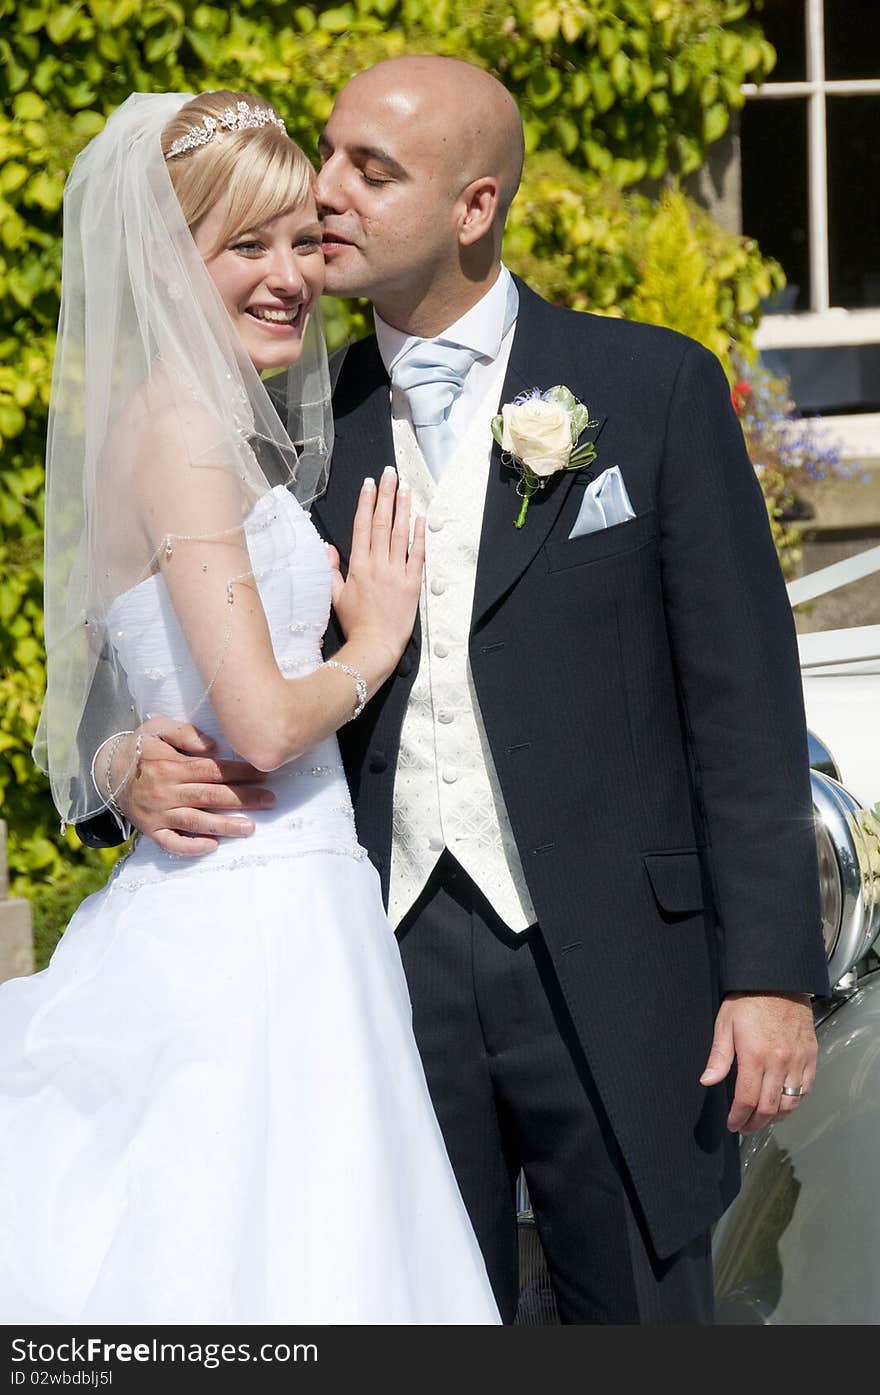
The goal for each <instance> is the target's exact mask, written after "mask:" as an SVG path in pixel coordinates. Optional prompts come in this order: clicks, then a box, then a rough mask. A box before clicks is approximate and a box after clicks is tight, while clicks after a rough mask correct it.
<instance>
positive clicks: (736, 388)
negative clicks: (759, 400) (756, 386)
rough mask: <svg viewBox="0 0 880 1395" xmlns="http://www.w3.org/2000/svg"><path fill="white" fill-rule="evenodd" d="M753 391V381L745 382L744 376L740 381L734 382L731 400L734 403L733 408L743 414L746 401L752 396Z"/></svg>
mask: <svg viewBox="0 0 880 1395" xmlns="http://www.w3.org/2000/svg"><path fill="white" fill-rule="evenodd" d="M751 393H752V385H751V383H747V382H745V381H744V380H743V379H742V378H741V379H740V381H739V382H738V383H734V385H733V388H732V389H731V393H730V400H731V402H732V403H733V410H734V411H735V412H737V413H738V414H741V413H742V412H743V410H744V408H745V405H746V402H747V401H748V399H749V397H750V396H751Z"/></svg>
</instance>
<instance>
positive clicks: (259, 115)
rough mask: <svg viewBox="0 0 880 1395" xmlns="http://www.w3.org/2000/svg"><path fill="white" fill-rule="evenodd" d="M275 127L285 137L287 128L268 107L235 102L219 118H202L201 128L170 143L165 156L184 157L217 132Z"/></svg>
mask: <svg viewBox="0 0 880 1395" xmlns="http://www.w3.org/2000/svg"><path fill="white" fill-rule="evenodd" d="M270 123H271V124H272V125H273V126H277V127H278V129H279V131H283V132H284V134H285V135H287V127H286V126H285V124H284V122H283V121H282V120H281V117H280V116H276V114H275V112H274V111H271V110H270V108H269V107H249V106H248V104H247V102H236V104H235V107H226V109H225V110H224V111H222V112H221V113H220V115H219V116H216V117H215V116H203V117H202V124H201V126H193V127H192V128H191V130H189V131H187V133H186V135H185V136H179V137H178V139H177V140H176V141H172V143H171V146H170V148H169V150H168V153H167V155H166V156H165V159H166V160H171V159H173V157H174V156H175V155H185V154H186V153H187V151H188V150H198V149H200V147H201V146H203V145H207V144H208V142H209V141H211V140H213V139H214V137H215V136H216V135H217V133H218V131H246V130H248V129H249V128H251V127H254V128H256V127H260V126H268V125H269V124H270Z"/></svg>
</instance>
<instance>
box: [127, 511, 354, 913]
mask: <svg viewBox="0 0 880 1395" xmlns="http://www.w3.org/2000/svg"><path fill="white" fill-rule="evenodd" d="M246 533H247V541H248V550H249V553H250V557H251V562H252V565H253V573H254V578H255V580H256V583H257V588H258V590H259V594H260V600H261V602H262V605H263V609H264V611H265V614H266V619H267V622H268V625H269V631H270V634H271V638H272V647H273V649H274V652H275V658H276V660H277V662H278V666H279V668H280V670H281V672H282V673H283V674H284V675H285V676H286V677H289V678H297V677H300V676H302V675H304V674H307V673H311V672H313V671H314V670H315V669H316V668H318V667H319V665H320V664H321V663H322V662H323V660H322V654H321V643H322V640H323V636H324V631H325V629H326V628H327V621H328V619H329V615H330V565H329V562H328V560H327V553H326V548H325V546H324V544H323V542H322V541H321V539H320V538H319V536H318V534H317V532H316V531H315V529H314V527H313V525H312V523H311V520H310V519H309V516H308V514H307V513H306V512H305V511H304V510H303V509H302V508H301V507H300V505H299V504H298V503H297V502H296V500H295V499H294V498H293V496H292V495H291V494H289V493H288V492H287V490H286V489H284V488H283V487H282V486H278V487H277V488H276V489H273V490H271V491H270V492H269V493H268V494H266V495H265V496H264V497H263V498H262V499H261V500H260V501H259V503H258V504H257V506H256V508H255V509H254V510H253V512H252V513H251V515H250V517H249V519H248V521H247V524H246ZM110 626H111V628H110V637H111V641H112V643H113V646H114V648H115V650H116V653H117V656H118V658H119V661H120V663H121V664H122V666H123V668H124V669H125V673H126V678H127V681H128V686H129V690H130V692H131V694H132V699H133V702H134V704H135V707H136V710H137V712H138V713H139V714H140V717H141V719H143V718H146V717H148V716H155V715H161V716H164V717H171V718H174V719H175V720H177V721H188V722H192V723H193V724H194V725H195V726H197V727H198V728H199V729H200V730H201V731H203V732H206V733H207V734H208V735H210V736H212V737H213V738H214V740H215V741H216V742H217V750H216V754H217V755H220V756H231V755H234V752H233V751H232V749H231V747H230V745H229V743H228V741H227V740H226V739H225V737H224V735H223V732H222V729H221V727H220V723H219V721H218V720H217V716H216V714H215V712H214V710H213V708H212V707H211V701H210V692H206V691H205V685H204V682H203V681H202V679H201V677H200V676H199V674H198V671H197V670H196V667H195V664H194V663H193V660H192V658H191V656H190V653H189V650H188V648H187V645H186V641H185V639H184V636H183V633H182V631H181V628H180V625H179V623H178V620H177V616H176V614H175V612H174V608H173V605H172V603H171V599H170V596H169V594H168V590H167V588H166V586H165V583H164V581H163V579H162V576H161V574H156V575H154V576H150V577H148V578H146V580H144V581H142V582H141V583H140V584H139V585H138V586H135V587H134V588H133V589H132V590H130V591H127V592H125V594H124V595H122V596H120V597H118V598H117V600H116V601H114V603H113V605H112V607H111V610H110ZM266 784H267V785H268V786H269V787H270V788H271V789H272V790H273V791H274V793H275V796H276V801H277V802H276V804H275V806H274V807H273V808H272V809H270V810H265V811H260V812H257V813H255V814H251V815H249V817H252V818H253V819H254V822H255V823H256V825H257V827H256V832H255V833H254V834H253V835H252V836H251V837H250V838H247V839H231V840H226V841H223V842H221V843H220V845H219V847H218V848H217V850H216V851H215V852H213V853H211V854H210V855H208V856H207V857H205V858H199V859H187V858H182V857H174V856H171V855H169V854H167V853H163V852H162V851H161V850H160V849H159V848H158V847H157V846H156V845H155V844H154V843H153V842H151V841H150V840H149V839H146V838H140V839H139V840H138V842H137V844H136V846H135V848H134V850H133V852H132V854H131V855H130V857H129V858H128V859H126V861H125V863H124V864H122V867H121V870H120V873H119V879H120V880H121V881H122V883H123V884H125V885H131V886H133V885H141V884H143V882H144V881H151V880H156V879H158V878H159V877H162V876H165V875H169V874H171V873H173V874H174V875H179V874H184V875H187V876H188V875H198V874H199V873H201V872H204V871H209V870H212V869H216V868H218V867H237V866H240V865H242V864H244V863H251V864H258V863H259V862H262V861H266V860H270V859H273V860H274V859H275V858H277V857H292V856H299V855H304V854H306V853H309V852H314V851H332V852H341V853H344V854H348V855H351V856H355V857H358V858H361V857H363V856H364V853H363V849H361V848H360V847H359V846H358V844H357V840H356V835H355V831H354V818H353V814H352V807H351V799H350V797H349V793H348V786H347V784H346V781H345V775H344V772H343V768H342V763H341V760H340V756H339V747H338V745H337V742H336V738H335V736H333V737H329V738H328V739H326V740H325V741H322V742H321V743H320V744H319V745H317V746H315V747H314V748H313V749H312V750H311V751H309V752H307V753H306V754H305V755H303V756H300V757H298V758H297V759H296V760H293V761H290V762H288V764H287V765H284V766H282V767H281V768H280V769H279V770H275V771H273V772H271V774H269V775H267V777H266Z"/></svg>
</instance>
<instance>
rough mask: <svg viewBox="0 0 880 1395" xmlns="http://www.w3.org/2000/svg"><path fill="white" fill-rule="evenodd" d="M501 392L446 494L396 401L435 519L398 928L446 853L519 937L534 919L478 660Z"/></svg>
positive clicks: (407, 775)
mask: <svg viewBox="0 0 880 1395" xmlns="http://www.w3.org/2000/svg"><path fill="white" fill-rule="evenodd" d="M497 400H498V390H497V386H495V385H493V386H492V388H491V390H490V392H489V394H488V396H487V398H486V400H485V403H484V404H483V407H482V408H481V410H480V411H479V412H477V413H475V414H474V417H473V421H472V424H471V427H470V430H469V431H468V433H467V434H466V435H465V436H464V437H463V438H462V440H461V442H460V444H459V448H458V450H457V451H456V453H455V455H454V456H453V458H452V460H451V461H450V462H449V464H448V465H447V466H446V469H445V470H444V472H443V475H442V477H441V479H440V482H439V483H435V481H434V479H433V477H432V475H431V473H430V471H429V470H428V467H427V465H426V464H425V460H424V457H423V455H422V452H421V450H420V449H419V446H418V443H417V441H416V438H415V433H414V431H413V428H412V426H411V424H410V421H409V419H408V417H407V416H406V415H405V410H406V409H405V406H404V405H403V401H402V397H399V395H398V393H397V392H395V394H394V417H393V422H392V429H393V434H394V452H395V456H396V461H397V470H398V475H399V477H400V479H401V480H405V481H406V482H407V483H408V484H409V485H410V486H411V487H412V491H413V509H414V511H416V512H419V513H424V514H425V516H426V519H427V555H426V561H425V577H424V581H423V583H422V596H421V601H420V603H419V615H420V619H421V627H422V643H421V656H420V661H419V670H418V673H417V675H416V680H415V682H414V684H413V686H412V690H411V692H410V698H409V703H408V705H407V709H406V714H405V717H404V721H403V728H402V731H401V738H400V751H399V755H398V761H397V770H396V774H395V779H394V823H393V840H392V849H391V887H390V894H389V901H388V917H389V919H390V921H391V924H392V925H393V926H394V927H395V928H396V927H397V926H398V925H399V924H400V921H401V920H402V918H403V916H404V915H405V914H406V912H407V911H408V910H409V908H410V907H411V906H412V904H413V902H414V901H415V900H416V898H417V897H418V896H419V894H420V892H421V891H422V889H423V888H424V886H425V883H426V882H427V880H428V878H429V876H430V875H431V872H432V870H433V868H434V866H435V864H436V862H437V860H438V859H439V857H440V854H441V853H442V851H443V849H444V848H448V849H449V851H450V852H451V853H452V854H453V856H454V857H455V858H456V860H457V861H458V863H459V864H460V865H461V866H462V867H463V868H464V870H465V871H466V872H467V873H468V875H469V876H470V877H471V879H472V881H474V882H475V883H476V884H477V885H478V886H479V888H480V890H481V891H482V893H483V895H484V896H485V897H486V899H487V900H488V901H489V902H490V904H491V905H492V907H493V908H494V910H495V911H497V913H498V915H499V916H500V917H501V919H502V920H503V921H504V923H505V924H506V925H507V926H509V928H510V929H511V930H514V931H521V930H524V929H525V928H526V927H527V926H529V925H532V924H534V922H535V911H534V907H533V906H532V902H531V899H530V897H529V893H528V888H527V886H526V880H525V875H524V873H523V869H522V862H521V860H520V856H519V853H518V851H517V847H516V844H515V842H514V839H513V832H512V830H511V827H510V820H509V818H508V816H507V810H506V808H505V806H504V799H503V796H502V794H501V788H500V786H499V783H498V776H497V775H496V773H495V765H494V762H493V760H492V755H491V752H490V750H489V744H488V741H487V739H486V732H485V728H484V726H483V720H482V717H481V715H480V710H479V706H478V703H477V697H476V693H475V691H474V684H473V679H472V677H471V671H470V660H469V657H468V635H469V632H470V623H471V611H472V610H473V603H474V585H475V582H476V574H477V553H478V551H479V546H480V533H481V530H482V525H483V504H484V500H485V494H486V485H487V483H488V479H489V460H490V452H491V445H492V437H491V429H490V422H491V419H492V417H493V416H494V415H495V412H496V411H497Z"/></svg>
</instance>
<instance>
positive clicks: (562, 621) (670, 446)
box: [313, 282, 828, 1256]
mask: <svg viewBox="0 0 880 1395" xmlns="http://www.w3.org/2000/svg"><path fill="white" fill-rule="evenodd" d="M519 291H520V311H519V318H518V321H517V327H516V333H515V337H514V343H513V347H512V352H511V357H510V364H509V369H508V373H507V379H506V382H505V385H504V391H503V394H502V399H501V400H502V401H511V400H512V399H513V398H514V397H515V396H516V395H517V393H519V392H521V391H523V390H524V389H526V388H531V387H541V388H547V387H551V386H553V385H554V384H556V383H563V384H565V385H566V386H568V387H569V388H571V390H572V391H573V392H574V393H575V394H576V395H577V396H578V397H580V398H581V400H582V401H584V402H585V403H586V404H587V406H588V407H589V409H590V413H591V416H592V417H593V418H594V419H595V420H596V421H597V422H598V425H596V426H595V427H594V428H592V429H591V430H590V431H589V432H588V433H587V435H588V436H592V438H593V439H594V440H595V443H596V450H597V459H596V461H595V463H594V464H593V465H592V466H591V467H590V468H589V469H588V470H582V471H579V472H571V473H566V474H564V475H561V476H557V477H556V478H555V479H554V480H553V481H552V482H551V483H550V484H549V485H548V486H547V487H546V488H545V489H544V490H543V491H542V492H541V493H539V494H537V495H535V496H534V498H533V499H532V503H531V507H530V509H529V513H528V518H527V521H526V524H525V526H524V527H523V528H522V529H521V530H517V529H515V528H514V526H513V522H514V519H515V517H516V514H517V511H518V507H519V499H518V497H517V494H516V487H515V486H516V478H515V476H514V474H513V472H512V471H511V470H510V469H509V468H508V467H505V465H504V464H503V463H502V460H501V455H500V451H499V449H498V448H497V447H496V448H495V450H494V453H493V458H492V463H491V474H490V480H489V485H488V490H487V496H486V505H485V513H484V520H483V530H482V539H481V544H480V553H479V561H478V567H477V578H476V594H475V600H474V609H473V615H472V621H471V630H470V636H469V652H470V662H471V668H472V673H473V680H474V685H475V688H476V693H477V697H478V700H479V705H480V711H481V714H482V717H483V720H484V723H485V727H486V733H487V737H488V740H489V743H490V746H491V750H492V756H493V759H494V762H495V767H496V770H497V772H498V778H499V781H500V783H501V788H502V791H503V794H504V799H505V803H506V806H507V811H508V814H509V816H510V821H511V824H512V827H513V832H514V835H515V837H516V841H517V846H518V848H519V852H520V855H521V858H522V862H523V867H524V869H525V874H526V879H527V882H528V887H529V892H530V895H531V897H532V900H533V903H534V905H535V908H536V912H537V916H538V922H539V925H540V929H541V933H542V935H543V937H544V940H545V941H546V944H547V947H548V949H549V952H550V955H551V957H552V961H553V964H554V966H555V970H556V973H557V975H558V978H559V981H560V984H561V986H562V990H563V993H564V996H565V1000H566V1002H567V1005H568V1008H569V1010H570V1012H571V1016H572V1019H573V1022H574V1025H575V1028H576V1030H577V1034H578V1036H579V1038H580V1042H581V1044H582V1046H583V1050H584V1053H585V1056H586V1060H587V1062H588V1064H589V1068H590V1070H591V1072H592V1074H593V1077H594V1080H595V1084H596V1087H597V1089H598V1092H599V1094H600V1096H601V1100H602V1104H603V1105H604V1108H605V1110H606V1112H607V1116H608V1119H609V1121H610V1125H611V1128H612V1130H613V1133H614V1136H615V1138H616V1140H617V1142H618V1144H619V1146H620V1148H621V1150H622V1153H623V1156H624V1158H625V1160H626V1164H627V1166H628V1169H629V1172H630V1175H631V1178H632V1181H633V1184H634V1186H635V1188H636V1191H637V1193H638V1196H639V1199H640V1202H641V1205H642V1208H643V1210H644V1214H645V1218H646V1221H647V1224H648V1226H649V1229H650V1232H651V1236H652V1239H653V1241H654V1245H655V1248H656V1249H657V1251H658V1253H659V1254H660V1255H661V1256H663V1255H666V1254H670V1253H671V1252H672V1251H674V1250H675V1249H677V1248H679V1247H680V1246H681V1245H682V1244H684V1243H685V1242H686V1241H687V1240H689V1239H690V1238H691V1237H692V1236H694V1235H695V1234H696V1233H697V1232H698V1231H700V1230H702V1229H705V1228H706V1227H707V1226H708V1225H709V1224H710V1223H711V1222H712V1221H713V1220H714V1219H715V1218H716V1217H717V1216H718V1215H719V1213H720V1212H721V1211H722V1209H723V1208H724V1207H725V1206H726V1205H727V1204H728V1203H729V1201H730V1200H731V1199H732V1196H733V1195H734V1193H735V1191H736V1187H737V1175H738V1174H737V1163H736V1143H735V1139H734V1137H733V1136H732V1135H730V1134H729V1133H728V1132H727V1130H726V1128H725V1119H726V1114H727V1109H728V1095H729V1088H730V1087H729V1085H722V1086H719V1087H716V1088H714V1089H712V1090H709V1091H706V1090H705V1089H704V1088H703V1087H702V1086H700V1084H699V1076H700V1074H701V1071H702V1069H703V1066H704V1064H705V1060H706V1056H707V1054H708V1051H709V1047H710V1044H711V1040H712V1027H713V1021H714V1017H715V1013H716V1011H717V1008H718V1004H719V1001H720V997H721V995H722V994H723V993H724V992H727V991H732V990H738V989H741V990H762V989H763V990H776V991H779V992H800V993H810V992H812V993H822V992H827V989H828V983H827V975H826V965H825V954H824V950H823V946H822V939H821V934H820V929H819V926H820V913H819V903H818V878H817V868H816V856H815V845H814V838H813V832H812V804H811V797H810V785H809V772H808V758H807V748H806V738H805V729H804V718H803V704H802V696H801V686H800V677H799V669H798V658H797V648H796V643H795V636H794V628H793V624H792V617H791V612H790V609H789V606H788V602H787V599H786V594H785V589H784V586H783V582H782V578H781V575H780V572H779V567H778V564H777V560H776V555H775V551H774V548H773V545H772V542H771V539H770V534H769V529H768V524H767V514H766V508H765V505H764V502H763V499H762V496H761V492H760V489H759V487H758V485H757V482H756V479H755V474H754V471H753V469H752V467H751V465H750V463H749V460H748V458H747V455H746V451H745V449H744V445H743V438H742V432H741V429H740V426H739V423H738V421H737V420H736V417H735V415H734V413H733V411H732V408H731V406H730V398H729V391H728V386H727V383H726V380H725V378H724V375H723V373H722V371H721V368H720V366H719V364H718V363H717V361H716V360H715V358H714V357H713V356H712V355H711V354H709V353H707V352H706V351H705V350H704V349H702V348H700V347H699V346H698V345H697V344H695V343H693V342H692V341H691V340H688V339H686V338H683V337H682V336H680V335H677V334H674V333H672V332H670V331H666V330H661V329H657V328H654V327H650V326H646V325H640V324H634V323H630V322H625V321H620V320H613V319H606V318H603V317H597V316H592V315H586V314H576V313H573V312H570V311H566V310H563V309H560V308H558V307H554V306H551V305H548V304H547V303H546V302H544V301H543V300H541V299H540V298H539V297H538V296H537V295H535V294H534V293H533V292H532V291H530V290H529V289H528V288H527V287H526V286H525V285H523V284H522V283H521V282H520V283H519ZM334 406H335V412H334V415H335V421H336V443H335V447H334V456H333V464H332V468H331V473H330V482H329V486H328V489H327V491H326V493H325V495H324V496H323V497H322V498H321V499H320V500H319V501H318V502H317V503H316V504H315V505H314V508H313V517H314V519H315V522H316V524H317V526H318V529H319V531H320V532H321V533H322V535H323V536H324V537H325V538H326V539H328V540H329V541H332V542H333V543H334V544H335V545H336V547H337V548H338V549H339V551H340V553H341V554H342V558H343V565H344V564H345V561H346V559H347V554H348V549H349V545H350V538H351V525H352V519H353V516H354V511H355V505H356V502H357V497H358V491H359V488H360V485H361V483H362V481H363V477H364V475H365V474H372V475H376V474H377V473H378V472H380V471H381V469H382V468H383V467H384V466H385V465H387V464H393V462H394V447H393V443H392V436H391V419H390V407H389V388H388V378H387V375H386V373H385V370H384V368H383V365H382V361H381V359H380V356H379V353H378V349H377V345H376V341H375V339H373V338H370V339H367V340H364V341H362V342H360V343H357V344H355V345H353V346H352V347H351V348H350V349H349V351H348V354H347V356H346V358H345V361H344V364H343V366H342V369H341V372H340V375H339V379H338V381H337V385H336V391H335V395H334ZM584 439H586V437H585V438H584ZM611 465H617V466H619V468H620V470H621V473H622V475H623V478H624V480H625V483H626V487H627V490H628V493H629V496H630V499H631V502H632V505H633V508H634V510H635V513H636V517H635V518H634V519H632V520H631V521H629V522H626V523H622V524H620V525H618V526H616V527H610V528H608V529H606V530H603V531H601V532H598V533H593V534H589V535H587V536H581V537H579V538H576V539H573V540H571V541H569V540H568V533H569V532H570V530H571V527H572V525H573V523H574V520H575V517H576V515H577V513H578V509H579V506H580V503H581V499H582V495H583V489H584V487H585V485H586V484H587V483H588V482H589V481H590V480H591V479H593V478H594V477H595V476H596V475H597V474H598V473H599V472H600V471H601V470H603V469H605V468H607V467H608V466H611ZM339 642H340V636H339V635H338V633H336V632H335V631H333V630H332V629H331V632H330V633H329V634H328V636H327V642H326V653H327V654H328V655H329V654H330V653H331V652H332V650H333V649H335V647H337V645H338V644H339ZM419 644H420V637H419V633H418V627H417V629H416V633H415V634H414V636H413V639H412V641H411V643H410V645H409V647H408V649H407V651H406V653H405V654H404V656H403V658H402V659H401V661H400V663H399V665H398V668H397V672H396V674H395V675H394V676H393V677H392V678H391V679H390V680H389V682H388V683H387V684H386V685H385V687H384V688H383V690H382V691H381V693H380V694H378V695H377V696H376V697H375V698H374V699H373V701H372V702H370V703H369V705H368V707H367V709H366V711H365V712H364V714H363V715H362V717H360V718H359V719H358V721H357V722H354V723H351V724H349V725H346V726H344V727H343V728H342V729H341V731H340V732H339V737H340V742H341V746H342V752H343V758H344V761H345V768H346V772H347V775H348V779H349V782H350V785H351V791H352V797H353V800H354V806H355V816H356V821H357V827H358V831H359V837H360V840H361V842H362V843H363V844H364V845H365V846H366V847H367V849H368V850H369V853H370V855H371V857H372V859H373V861H374V863H375V865H376V867H377V868H378V870H379V872H380V874H381V877H382V883H383V888H384V892H385V895H386V897H387V894H388V877H389V869H390V861H391V822H392V818H391V815H392V798H393V787H394V775H395V764H396V759H397V751H398V745H399V740H400V731H401V725H402V721H403V716H404V712H405V709H406V704H407V698H408V695H409V691H410V688H411V687H412V684H413V681H414V678H415V674H416V669H417V664H418V658H419ZM450 1050H451V1051H454V1050H455V1043H454V1042H450ZM587 1181H588V1179H586V1178H585V1182H587Z"/></svg>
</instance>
